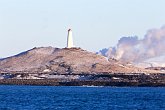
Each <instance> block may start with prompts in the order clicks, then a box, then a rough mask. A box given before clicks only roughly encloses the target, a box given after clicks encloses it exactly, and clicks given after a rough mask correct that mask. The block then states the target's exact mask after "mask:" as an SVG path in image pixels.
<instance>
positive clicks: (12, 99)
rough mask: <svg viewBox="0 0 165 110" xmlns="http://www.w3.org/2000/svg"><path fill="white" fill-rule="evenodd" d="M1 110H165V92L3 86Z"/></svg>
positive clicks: (132, 89) (162, 89)
mask: <svg viewBox="0 0 165 110" xmlns="http://www.w3.org/2000/svg"><path fill="white" fill-rule="evenodd" d="M0 110H165V88H159V87H155V88H154V87H153V88H152V87H56V86H6V85H2V86H0Z"/></svg>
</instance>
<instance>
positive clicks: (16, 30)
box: [0, 0, 165, 57]
mask: <svg viewBox="0 0 165 110" xmlns="http://www.w3.org/2000/svg"><path fill="white" fill-rule="evenodd" d="M164 4H165V0H0V57H7V56H11V55H14V54H17V53H20V52H22V51H25V50H28V49H31V48H33V47H40V46H53V47H60V48H62V47H65V46H66V36H67V30H68V28H71V29H72V30H73V38H74V43H75V45H76V46H77V47H81V48H83V49H86V50H89V51H98V50H100V49H102V48H105V47H110V46H114V45H116V43H117V41H118V40H119V39H120V37H123V36H134V35H137V36H138V37H140V38H143V36H144V35H145V33H146V31H147V30H149V29H152V28H160V27H161V26H163V25H165V6H164Z"/></svg>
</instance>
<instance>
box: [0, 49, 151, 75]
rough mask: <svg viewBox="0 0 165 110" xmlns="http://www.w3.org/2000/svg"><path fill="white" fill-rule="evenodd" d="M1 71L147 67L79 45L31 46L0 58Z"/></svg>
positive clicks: (69, 71) (67, 71) (63, 71)
mask: <svg viewBox="0 0 165 110" xmlns="http://www.w3.org/2000/svg"><path fill="white" fill-rule="evenodd" d="M0 71H1V72H16V71H19V72H42V73H45V72H55V73H58V74H82V73H88V74H91V73H92V74H93V73H144V72H148V70H144V69H139V68H135V67H133V66H128V65H125V64H121V63H119V62H117V61H113V60H109V61H108V60H107V59H106V57H104V56H101V55H97V54H95V53H92V52H88V51H85V50H83V49H80V48H63V49H59V48H53V47H40V48H33V49H31V50H28V51H25V52H23V53H20V54H18V55H15V56H12V57H9V58H5V59H1V60H0Z"/></svg>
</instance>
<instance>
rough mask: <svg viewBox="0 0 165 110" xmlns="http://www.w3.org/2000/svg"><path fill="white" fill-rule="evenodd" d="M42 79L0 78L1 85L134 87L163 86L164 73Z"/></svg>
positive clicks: (88, 75) (91, 75)
mask: <svg viewBox="0 0 165 110" xmlns="http://www.w3.org/2000/svg"><path fill="white" fill-rule="evenodd" d="M57 76H59V77H56V78H55V77H53V78H43V79H39V78H38V79H26V78H22V79H21V78H19V79H16V78H7V79H0V84H1V85H37V86H117V87H125V86H134V87H165V74H162V73H157V74H144V73H139V74H137V73H136V74H135V73H131V74H124V73H118V74H117V73H115V74H99V75H98V74H84V75H82V74H81V75H76V78H72V77H73V76H75V75H71V76H70V77H68V75H63V76H66V77H67V78H66V77H65V78H64V77H61V76H60V75H57Z"/></svg>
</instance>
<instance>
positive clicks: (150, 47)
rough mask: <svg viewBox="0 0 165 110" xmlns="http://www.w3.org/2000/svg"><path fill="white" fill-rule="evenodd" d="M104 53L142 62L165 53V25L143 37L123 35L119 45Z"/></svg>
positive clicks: (116, 57)
mask: <svg viewBox="0 0 165 110" xmlns="http://www.w3.org/2000/svg"><path fill="white" fill-rule="evenodd" d="M100 52H101V51H100ZM104 55H105V56H107V57H109V58H115V59H117V60H123V61H131V62H142V61H145V60H147V59H150V58H154V57H159V56H162V55H165V26H163V27H161V28H160V29H151V30H149V31H148V32H147V34H146V35H145V36H144V38H143V39H138V37H137V36H133V37H122V38H121V39H120V40H119V41H118V44H117V46H116V47H110V48H109V49H107V51H106V52H105V51H104ZM164 61H165V59H164Z"/></svg>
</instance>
